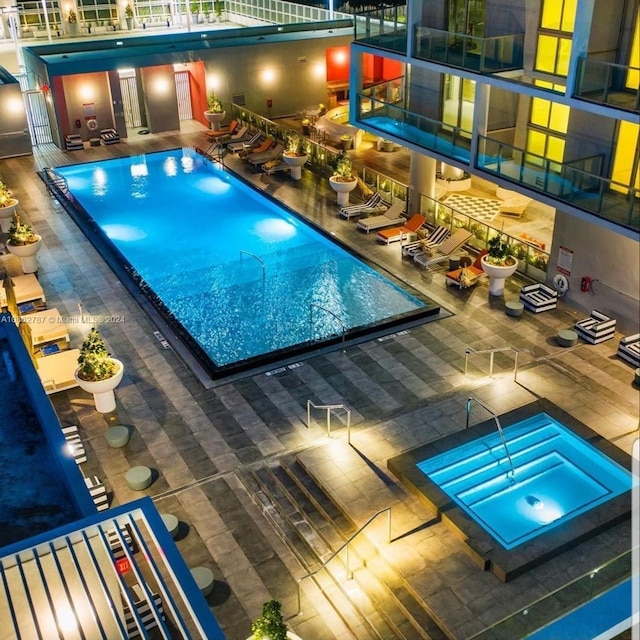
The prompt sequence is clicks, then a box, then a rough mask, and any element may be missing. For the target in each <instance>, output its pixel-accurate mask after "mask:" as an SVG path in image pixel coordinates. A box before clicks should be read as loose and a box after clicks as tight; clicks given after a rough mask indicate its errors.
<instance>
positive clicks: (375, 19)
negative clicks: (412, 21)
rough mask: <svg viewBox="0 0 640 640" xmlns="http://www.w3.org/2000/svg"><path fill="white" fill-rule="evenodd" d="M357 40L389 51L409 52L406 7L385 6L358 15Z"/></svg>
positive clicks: (404, 53)
mask: <svg viewBox="0 0 640 640" xmlns="http://www.w3.org/2000/svg"><path fill="white" fill-rule="evenodd" d="M355 23H356V33H355V40H356V41H357V42H361V43H362V44H367V45H371V46H373V47H378V48H379V49H385V50H387V51H394V52H396V53H402V54H403V55H406V54H407V21H406V7H405V6H398V7H384V8H383V9H375V10H373V11H366V12H364V13H359V14H358V15H357V16H356V21H355Z"/></svg>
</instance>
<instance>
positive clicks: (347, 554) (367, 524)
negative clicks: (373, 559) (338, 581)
mask: <svg viewBox="0 0 640 640" xmlns="http://www.w3.org/2000/svg"><path fill="white" fill-rule="evenodd" d="M385 512H386V513H387V543H389V542H391V507H385V508H384V509H380V511H377V512H376V513H374V514H373V515H372V516H371V517H370V518H369V519H368V520H367V521H366V522H365V523H364V524H363V525H362V526H361V527H360V528H359V529H358V530H357V531H356V532H355V533H354V534H353V535H352V536H351V537H350V538H349V539H348V540H346V542H344V543H343V544H342V545H341V546H340V547H339V548H338V549H337V550H336V551H334V552H333V553H332V554H331V555H330V556H329V557H328V558H327V559H326V560H325V561H324V562H323V563H322V564H321V565H320V566H319V567H318V568H317V569H315V570H314V571H311V572H310V573H307V574H306V575H304V576H302V577H301V578H299V579H298V611H297V613H296V615H300V614H301V613H302V581H303V580H306V579H307V578H311V577H313V576H315V575H316V574H317V573H319V572H320V571H322V570H323V569H325V568H326V566H327V565H328V564H329V563H330V562H331V561H332V560H333V559H334V558H335V557H336V556H337V555H338V554H339V553H340V552H341V551H342V550H343V549H346V568H347V580H351V579H352V578H353V572H352V571H350V569H349V545H350V544H351V542H353V540H354V538H355V537H356V536H358V535H360V534H361V533H362V532H363V531H364V530H365V529H366V528H367V527H368V526H369V525H370V524H371V523H372V522H373V521H374V520H375V519H376V518H377V517H378V516H379V515H382V514H383V513H385Z"/></svg>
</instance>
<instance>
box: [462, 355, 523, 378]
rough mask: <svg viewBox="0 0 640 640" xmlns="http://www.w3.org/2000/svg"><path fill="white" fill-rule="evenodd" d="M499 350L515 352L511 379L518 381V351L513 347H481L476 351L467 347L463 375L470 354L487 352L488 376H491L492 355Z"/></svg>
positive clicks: (465, 372)
mask: <svg viewBox="0 0 640 640" xmlns="http://www.w3.org/2000/svg"><path fill="white" fill-rule="evenodd" d="M499 351H513V352H514V353H515V354H516V357H515V362H514V365H513V381H514V382H517V381H518V353H519V351H518V350H517V349H514V348H513V347H496V348H495V349H482V350H481V351H476V350H475V349H473V348H472V347H467V349H466V350H465V352H464V375H465V376H466V375H467V364H468V363H469V356H470V355H477V354H480V353H488V354H490V355H489V377H490V378H493V355H494V354H495V353H497V352H499Z"/></svg>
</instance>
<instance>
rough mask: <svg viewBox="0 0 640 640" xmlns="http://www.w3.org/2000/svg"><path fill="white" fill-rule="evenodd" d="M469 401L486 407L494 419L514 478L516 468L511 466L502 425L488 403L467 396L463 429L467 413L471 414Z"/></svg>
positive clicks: (511, 462) (466, 427)
mask: <svg viewBox="0 0 640 640" xmlns="http://www.w3.org/2000/svg"><path fill="white" fill-rule="evenodd" d="M471 402H477V403H478V404H479V405H480V406H481V407H482V408H483V409H486V410H487V411H488V412H489V413H490V414H491V416H492V417H493V419H494V420H495V423H496V427H497V428H498V433H499V434H500V439H501V440H502V446H503V447H504V451H505V453H506V454H507V460H509V466H510V467H511V479H512V480H514V479H515V476H516V469H515V467H514V466H513V460H512V459H511V454H510V453H509V448H508V447H507V441H506V440H505V437H504V431H503V430H502V425H501V424H500V418H498V414H497V413H496V412H495V411H494V410H493V409H492V408H491V407H490V406H489V405H488V404H485V403H484V402H482V400H478V398H474V397H473V396H469V397H468V398H467V424H466V426H465V429H468V428H469V415H470V414H471Z"/></svg>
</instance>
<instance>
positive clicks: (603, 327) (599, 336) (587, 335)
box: [574, 309, 616, 344]
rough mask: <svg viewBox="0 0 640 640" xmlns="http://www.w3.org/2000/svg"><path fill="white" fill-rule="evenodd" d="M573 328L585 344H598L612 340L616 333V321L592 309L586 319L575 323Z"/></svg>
mask: <svg viewBox="0 0 640 640" xmlns="http://www.w3.org/2000/svg"><path fill="white" fill-rule="evenodd" d="M574 328H575V330H576V331H577V332H578V334H579V335H580V336H581V337H582V338H583V339H584V340H586V341H587V342H589V343H591V344H599V343H601V342H604V341H605V340H611V338H613V336H614V334H615V332H616V321H615V320H614V319H612V318H610V317H609V316H607V315H605V314H604V313H601V312H600V311H596V310H595V309H594V310H593V311H592V312H591V315H590V316H589V317H588V318H585V319H584V320H579V321H578V322H576V324H575V327H574Z"/></svg>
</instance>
